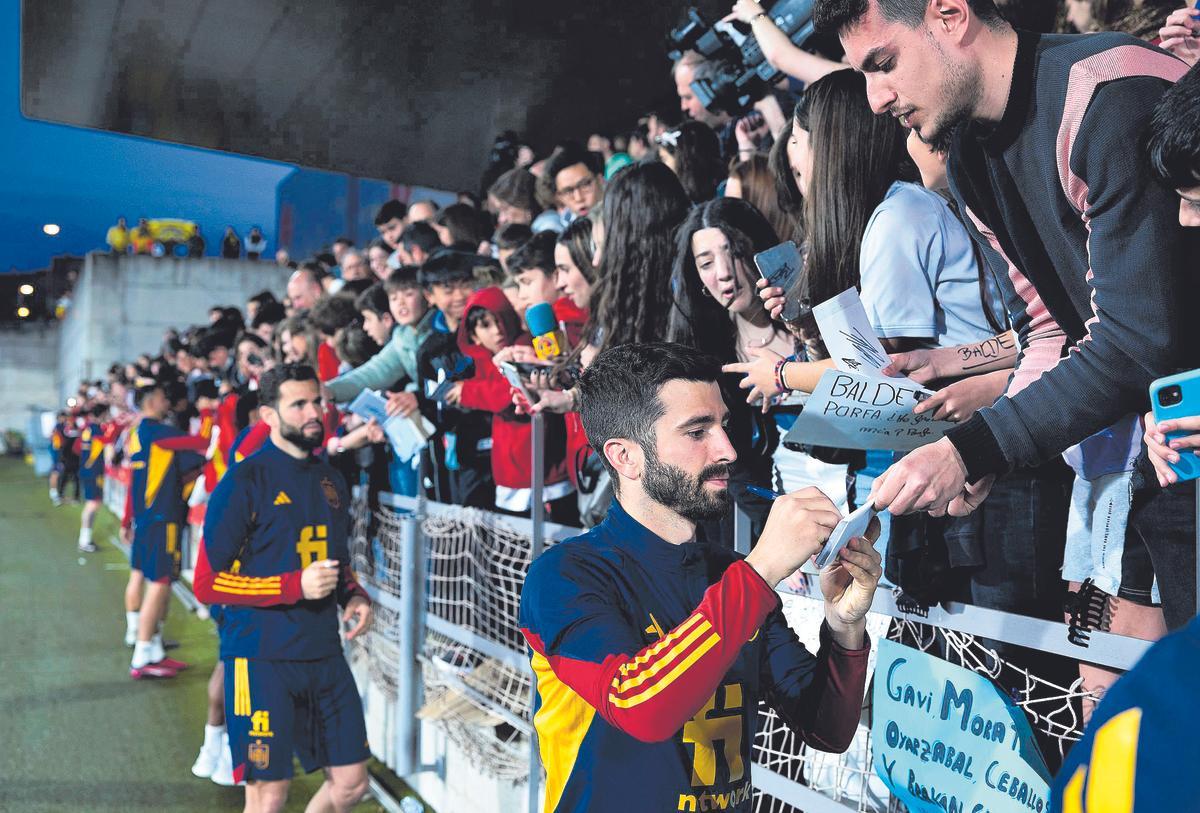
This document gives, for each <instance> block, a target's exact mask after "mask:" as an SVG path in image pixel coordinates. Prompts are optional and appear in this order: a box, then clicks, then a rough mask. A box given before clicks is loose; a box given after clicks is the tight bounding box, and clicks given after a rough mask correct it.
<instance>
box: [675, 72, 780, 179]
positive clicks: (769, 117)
mask: <svg viewBox="0 0 1200 813" xmlns="http://www.w3.org/2000/svg"><path fill="white" fill-rule="evenodd" d="M671 75H672V76H673V77H674V78H675V92H676V93H677V94H678V95H679V109H680V111H681V112H682V113H683V114H684V116H686V117H687V118H689V119H692V120H694V121H698V122H701V123H702V124H707V125H708V126H709V127H711V128H712V129H713V131H715V132H716V134H717V138H718V140H719V141H720V142H721V157H722V158H723V159H724V160H725V161H730V160H732V159H734V158H735V157H747V155H748V154H749V153H750V152H752V151H753V148H755V147H756V146H757V144H758V143H769V142H768V140H767V139H766V138H765V136H766V135H767V134H768V133H769V134H770V135H772V136H774V135H775V134H777V133H779V131H780V130H782V129H783V127H784V126H785V125H786V124H787V116H785V115H784V113H783V108H782V107H780V106H779V102H778V100H776V98H775V97H774V96H772V95H771V94H769V93H768V94H767V95H766V96H765V97H763V98H762V99H760V100H759V101H757V102H755V103H754V110H755V111H757V112H758V113H761V114H762V118H761V122H760V121H759V120H757V119H755V118H754V117H753V113H751V114H750V115H748V116H746V117H743V118H740V119H739V118H734V117H733V116H731V115H729V113H727V112H725V111H724V110H709V109H708V108H706V107H705V106H704V104H703V103H702V102H701V101H700V99H699V98H698V97H697V96H696V94H695V92H694V91H693V90H692V83H693V82H695V81H697V80H701V79H714V78H716V75H717V66H716V63H714V62H712V61H711V60H708V59H705V58H704V57H703V56H702V55H701V54H699V53H697V52H695V51H684V53H683V55H682V56H680V57H679V58H678V59H676V60H675V65H674V67H672V69H671ZM742 122H746V123H745V124H742V127H741V130H742V132H741V133H740V134H739V132H738V126H739V124H741V123H742ZM764 124H765V132H763V131H762V130H763V129H764V128H763V125H764ZM739 136H740V137H739Z"/></svg>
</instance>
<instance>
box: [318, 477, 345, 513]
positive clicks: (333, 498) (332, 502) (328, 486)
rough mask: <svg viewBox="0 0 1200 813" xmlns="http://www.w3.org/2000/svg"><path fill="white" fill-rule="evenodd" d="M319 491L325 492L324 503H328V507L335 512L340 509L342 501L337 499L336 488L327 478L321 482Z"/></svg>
mask: <svg viewBox="0 0 1200 813" xmlns="http://www.w3.org/2000/svg"><path fill="white" fill-rule="evenodd" d="M321 490H322V491H324V492H325V502H327V503H329V507H330V508H332V509H333V510H335V511H336V510H337V509H339V508H341V507H342V500H341V498H340V497H338V491H337V486H335V485H334V484H333V481H332V480H330V479H329V478H328V477H326V478H324V479H322V480H321Z"/></svg>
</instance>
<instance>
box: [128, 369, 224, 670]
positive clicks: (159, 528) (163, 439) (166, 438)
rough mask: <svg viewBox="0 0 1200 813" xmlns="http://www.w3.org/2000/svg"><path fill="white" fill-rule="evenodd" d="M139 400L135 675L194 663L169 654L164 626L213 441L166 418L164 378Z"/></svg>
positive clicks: (133, 508) (133, 437) (134, 497)
mask: <svg viewBox="0 0 1200 813" xmlns="http://www.w3.org/2000/svg"><path fill="white" fill-rule="evenodd" d="M134 398H135V400H136V402H137V406H138V409H139V410H140V411H141V413H142V418H141V421H139V422H138V425H137V426H135V427H134V428H133V429H132V430H131V431H130V435H129V441H128V444H127V446H126V451H127V452H128V454H129V459H130V468H131V469H132V473H133V480H132V482H131V484H130V488H129V492H130V493H129V506H128V507H129V512H130V516H131V517H132V521H133V543H132V546H131V550H130V559H129V564H130V573H129V583H128V584H127V585H126V588H125V618H126V628H125V642H126V644H127V645H128V644H129V643H131V642H130V639H131V638H133V639H134V640H133V641H132V643H133V658H132V660H131V661H130V663H129V675H130V677H132V678H134V679H135V680H136V679H141V678H146V677H153V678H170V677H175V673H176V672H178V671H179V670H181V669H183V668H185V667H186V666H187V664H185V663H182V662H180V661H176V660H174V659H172V658H168V657H166V653H165V652H164V650H163V643H162V634H161V632H160V626H161V622H162V620H163V618H164V616H165V615H166V611H167V602H168V601H169V600H170V597H171V583H172V582H174V581H176V580H177V579H178V578H179V569H180V556H181V548H180V544H179V543H180V537H179V532H180V529H181V528H183V527H184V524H185V522H186V521H187V494H186V492H187V491H188V490H189V489H190V487H191V485H193V484H194V481H195V476H196V474H197V473H198V472H199V471H200V467H201V466H202V465H203V464H204V455H203V452H204V448H205V445H206V441H205V440H204V439H203V438H198V437H195V436H192V435H187V434H185V433H183V432H180V431H179V430H178V429H176V428H175V427H173V426H170V425H168V424H166V423H163V419H164V418H165V417H166V415H167V412H168V403H167V395H166V393H165V391H164V390H163V387H162V385H161V384H159V383H157V382H150V383H147V384H146V385H144V386H142V387H141V388H139V389H138V390H137V392H136V393H135V395H134ZM143 584H145V597H144V598H143V596H142V585H143Z"/></svg>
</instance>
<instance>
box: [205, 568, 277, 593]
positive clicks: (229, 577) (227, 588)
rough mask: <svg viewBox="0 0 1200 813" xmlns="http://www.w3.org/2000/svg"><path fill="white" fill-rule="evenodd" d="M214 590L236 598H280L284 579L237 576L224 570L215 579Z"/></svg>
mask: <svg viewBox="0 0 1200 813" xmlns="http://www.w3.org/2000/svg"><path fill="white" fill-rule="evenodd" d="M213 589H214V590H216V591H218V592H221V593H229V594H230V595H235V596H278V595H282V593H283V577H282V576H236V575H234V574H232V573H230V572H228V571H225V570H222V571H220V572H218V573H217V575H216V578H214V579H213Z"/></svg>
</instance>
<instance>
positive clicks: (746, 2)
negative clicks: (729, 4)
mask: <svg viewBox="0 0 1200 813" xmlns="http://www.w3.org/2000/svg"><path fill="white" fill-rule="evenodd" d="M732 20H738V21H740V22H743V23H746V24H747V25H749V26H750V30H751V32H752V33H753V34H754V38H755V39H756V40H758V46H759V47H760V48H762V52H763V57H765V58H766V60H767V63H768V64H769V65H770V66H771V67H772V68H775V69H776V70H778V71H783V72H784V73H786V74H787V75H788V76H790V77H792V78H793V79H798V80H800V81H801V82H803V83H804V84H805V85H811V84H812V83H813V82H815V81H817V80H818V79H820V78H821V77H822V76H824V75H825V74H827V73H831V72H832V71H836V70H838V69H840V68H843V67H845V66H844V65H842V64H841V63H840V62H834V61H833V60H832V59H826V58H825V57H823V56H820V55H818V54H813V53H809V52H808V51H805V50H804V49H803V48H799V47H797V45H796V44H795V43H793V42H792V40H791V37H789V36H788V35H787V34H785V33H784V32H783V31H781V30H780V28H779V26H777V25H775V21H774V20H773V19H771V15H770V14H769V13H768V12H767V11H766V10H765V9H763V7H762V5H761V4H760V3H759V2H758V0H737V2H735V3H734V4H733V10H732V11H730V13H729V14H728V16H726V17H725V21H732Z"/></svg>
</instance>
